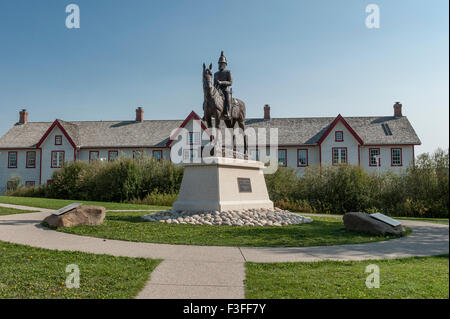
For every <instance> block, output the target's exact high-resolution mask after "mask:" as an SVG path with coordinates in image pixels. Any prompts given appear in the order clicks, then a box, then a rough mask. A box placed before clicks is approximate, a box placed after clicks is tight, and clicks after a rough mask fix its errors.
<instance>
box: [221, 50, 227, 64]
mask: <svg viewBox="0 0 450 319" xmlns="http://www.w3.org/2000/svg"><path fill="white" fill-rule="evenodd" d="M219 63H225V64H228V63H227V58H226V57H225V56H224V55H223V51H222V52H221V53H220V58H219Z"/></svg>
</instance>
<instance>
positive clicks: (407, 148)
mask: <svg viewBox="0 0 450 319" xmlns="http://www.w3.org/2000/svg"><path fill="white" fill-rule="evenodd" d="M371 148H378V149H380V156H381V157H380V167H379V168H378V167H376V166H370V165H369V149H371ZM393 148H400V149H401V150H402V166H392V165H391V149H393ZM413 159H414V146H413V145H388V146H383V145H374V146H361V167H363V168H364V170H366V171H368V172H373V171H377V170H378V169H379V170H380V171H386V170H393V171H395V172H400V171H401V170H404V169H406V168H407V167H408V166H409V165H412V162H413Z"/></svg>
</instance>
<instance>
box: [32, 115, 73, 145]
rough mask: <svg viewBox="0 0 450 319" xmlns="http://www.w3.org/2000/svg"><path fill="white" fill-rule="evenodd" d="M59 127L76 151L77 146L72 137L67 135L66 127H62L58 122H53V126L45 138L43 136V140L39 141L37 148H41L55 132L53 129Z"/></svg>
mask: <svg viewBox="0 0 450 319" xmlns="http://www.w3.org/2000/svg"><path fill="white" fill-rule="evenodd" d="M56 126H57V127H58V128H59V129H60V130H61V132H63V134H64V136H65V137H66V138H67V140H68V141H69V143H70V145H72V147H73V148H74V149H76V148H77V146H76V145H75V143H74V142H73V140H72V138H71V137H70V135H69V134H68V133H67V131H66V130H65V129H64V127H63V126H62V125H61V123H59V121H58V120H55V121H54V122H53V124H52V125H51V126H50V127H49V129H48V130H47V131H46V132H45V134H44V136H42V138H41V139H40V140H39V142H38V143H37V144H36V148H40V147H41V144H42V143H44V141H45V139H46V138H47V137H48V136H49V135H50V133H51V132H52V131H53V129H54V128H55V127H56Z"/></svg>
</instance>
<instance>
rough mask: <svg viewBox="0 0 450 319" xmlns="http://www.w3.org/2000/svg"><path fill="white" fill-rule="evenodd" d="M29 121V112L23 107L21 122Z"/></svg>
mask: <svg viewBox="0 0 450 319" xmlns="http://www.w3.org/2000/svg"><path fill="white" fill-rule="evenodd" d="M27 122H28V112H27V110H25V109H23V110H21V111H20V112H19V124H25V123H27Z"/></svg>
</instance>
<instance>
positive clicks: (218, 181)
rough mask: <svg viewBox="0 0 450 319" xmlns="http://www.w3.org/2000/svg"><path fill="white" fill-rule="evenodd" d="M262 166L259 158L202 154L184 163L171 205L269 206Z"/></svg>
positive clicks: (186, 208) (193, 208) (199, 207)
mask: <svg viewBox="0 0 450 319" xmlns="http://www.w3.org/2000/svg"><path fill="white" fill-rule="evenodd" d="M206 161H208V162H209V163H205V162H206ZM263 167H264V164H263V163H262V162H258V161H252V160H243V159H234V158H226V157H209V158H203V161H202V163H191V164H184V176H183V181H182V183H181V188H180V193H179V194H178V200H177V201H176V202H175V203H174V205H173V209H174V210H180V211H181V210H183V211H205V210H217V211H224V210H241V209H251V208H265V209H273V202H272V201H271V200H270V199H269V194H268V193H267V187H266V181H265V180H264V174H263V171H262V169H263Z"/></svg>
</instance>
